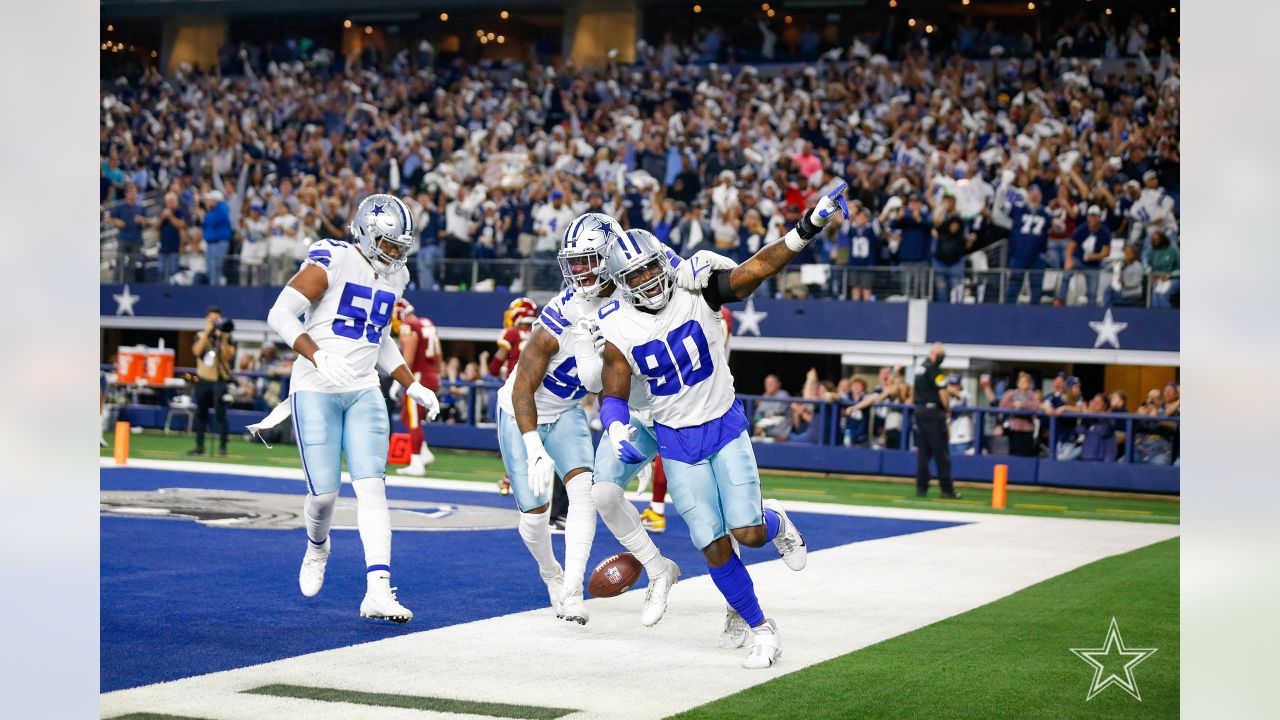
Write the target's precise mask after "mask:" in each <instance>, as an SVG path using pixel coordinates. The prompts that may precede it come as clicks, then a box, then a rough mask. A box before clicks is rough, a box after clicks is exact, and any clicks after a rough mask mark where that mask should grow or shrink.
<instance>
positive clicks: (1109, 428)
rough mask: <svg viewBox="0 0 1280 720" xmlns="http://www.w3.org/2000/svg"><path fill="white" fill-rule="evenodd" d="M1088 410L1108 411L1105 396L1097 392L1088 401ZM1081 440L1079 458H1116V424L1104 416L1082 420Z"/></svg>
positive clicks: (1091, 459) (1108, 459)
mask: <svg viewBox="0 0 1280 720" xmlns="http://www.w3.org/2000/svg"><path fill="white" fill-rule="evenodd" d="M1087 409H1088V412H1089V413H1092V414H1099V413H1105V412H1109V410H1108V408H1107V397H1106V395H1104V394H1103V393H1098V394H1097V395H1094V396H1093V399H1091V400H1090V401H1089V406H1088V408H1087ZM1083 424H1084V433H1083V440H1082V441H1081V445H1080V455H1079V458H1080V459H1081V460H1086V461H1095V462H1097V461H1101V462H1113V461H1114V460H1115V459H1116V425H1115V422H1114V421H1112V420H1107V419H1105V418H1103V419H1100V418H1096V417H1093V418H1089V419H1087V420H1085V421H1084V423H1083Z"/></svg>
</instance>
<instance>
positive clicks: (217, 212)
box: [202, 190, 231, 285]
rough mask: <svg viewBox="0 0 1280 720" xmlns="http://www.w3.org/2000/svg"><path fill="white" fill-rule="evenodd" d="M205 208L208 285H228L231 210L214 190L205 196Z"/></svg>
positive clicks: (204, 235) (204, 222)
mask: <svg viewBox="0 0 1280 720" xmlns="http://www.w3.org/2000/svg"><path fill="white" fill-rule="evenodd" d="M204 207H205V211H204V216H203V231H202V235H203V237H204V252H205V263H206V265H205V268H206V270H205V272H206V273H207V274H208V283H209V284H210V285H226V284H227V281H226V278H225V277H223V269H224V267H225V266H226V262H227V254H228V253H229V252H230V251H231V209H230V208H229V207H228V206H227V202H226V200H224V199H223V196H222V192H221V191H219V190H212V191H210V192H208V193H207V194H206V195H205V196H204Z"/></svg>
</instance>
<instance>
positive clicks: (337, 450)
mask: <svg viewBox="0 0 1280 720" xmlns="http://www.w3.org/2000/svg"><path fill="white" fill-rule="evenodd" d="M351 234H352V235H353V236H355V238H356V240H357V242H358V244H357V245H355V246H353V245H351V244H348V243H345V242H338V241H334V240H321V241H320V242H317V243H315V244H314V245H312V246H311V248H310V250H309V251H308V253H307V258H306V260H304V261H303V264H302V268H301V269H300V270H298V273H297V274H296V275H294V276H293V278H292V279H291V280H290V281H289V284H288V285H287V286H286V287H285V288H284V289H283V290H282V291H281V292H280V296H279V298H277V299H276V303H275V305H274V306H273V307H272V308H271V312H270V314H269V315H268V316H267V322H268V324H270V326H271V328H272V329H273V330H275V331H276V332H277V333H279V335H280V337H282V338H284V341H285V342H286V343H288V344H289V346H290V347H292V348H293V349H294V350H296V351H297V353H298V355H299V356H300V357H299V359H298V361H297V362H295V363H294V364H293V375H292V380H291V383H290V394H289V403H290V407H289V410H290V411H291V413H292V415H293V427H294V434H295V435H296V436H297V439H298V450H299V452H300V454H301V455H302V467H303V473H304V474H305V475H306V480H307V490H308V493H307V497H306V501H305V502H304V504H303V512H304V516H305V521H306V529H307V541H308V544H307V551H306V553H305V555H304V556H303V562H302V569H301V570H300V571H299V573H298V583H299V586H300V587H301V589H302V594H303V595H306V596H307V597H311V596H313V595H315V594H316V593H318V592H320V588H321V586H322V585H323V583H324V571H325V565H326V564H327V562H328V558H329V551H330V548H331V547H332V540H331V539H330V537H329V526H330V524H331V523H332V520H333V509H334V503H335V501H336V500H337V497H338V488H339V485H340V483H341V471H342V456H343V455H344V454H345V455H346V458H347V468H348V470H349V471H350V473H351V479H352V483H351V484H352V485H353V486H354V488H355V491H356V499H357V502H358V505H357V515H356V523H357V526H358V527H359V530H360V540H361V542H362V543H363V545H364V553H365V564H366V576H367V582H368V590H367V592H366V594H365V598H364V600H363V601H362V602H361V603H360V614H361V615H362V616H364V617H371V618H381V619H387V620H392V621H395V622H407V621H408V620H409V619H410V618H412V617H413V613H412V612H410V611H409V610H408V609H407V608H405V607H404V606H403V605H401V604H400V603H399V602H398V601H397V600H396V596H395V592H394V588H392V587H391V520H390V516H389V513H388V511H387V496H386V488H385V487H384V484H385V477H386V468H387V444H388V440H389V435H390V423H389V421H388V418H387V410H386V405H385V404H384V403H383V400H382V395H381V391H380V388H379V385H378V373H377V369H378V368H381V369H382V370H383V371H385V372H387V373H389V374H390V375H391V376H392V377H393V378H394V379H395V380H396V381H397V382H399V383H400V384H401V386H403V387H404V388H406V389H405V394H406V395H407V396H408V398H409V399H410V400H411V401H413V402H417V403H418V404H420V405H422V406H424V407H425V408H427V413H428V416H431V417H434V415H435V414H437V413H438V412H439V407H440V406H439V403H438V402H437V400H436V397H435V394H434V393H432V392H431V391H430V390H428V389H427V388H425V387H423V386H422V385H421V384H420V383H418V382H416V381H415V380H414V377H413V374H412V373H411V372H410V371H409V367H408V366H407V365H406V364H405V361H404V358H403V357H402V356H401V354H400V349H399V347H398V346H397V345H396V342H395V341H394V340H393V339H392V338H391V337H390V332H389V325H390V324H391V314H392V310H393V308H394V307H395V304H396V301H397V300H399V299H400V294H401V293H402V292H403V291H404V287H405V284H406V283H407V282H408V280H409V273H408V271H406V270H405V269H404V263H405V259H406V258H407V257H408V256H409V251H410V250H411V249H412V247H413V216H412V214H411V213H410V212H409V209H408V208H407V207H405V204H404V203H403V202H401V201H400V200H399V199H398V198H395V197H392V196H390V195H370V196H369V197H367V198H365V199H364V200H363V201H362V202H361V203H360V205H359V206H358V207H357V208H356V212H355V216H354V217H353V218H352V221H351ZM304 315H305V317H304V319H303V320H299V319H298V318H299V317H300V316H304ZM279 414H281V415H283V414H285V413H279ZM272 415H277V413H276V412H273V413H272Z"/></svg>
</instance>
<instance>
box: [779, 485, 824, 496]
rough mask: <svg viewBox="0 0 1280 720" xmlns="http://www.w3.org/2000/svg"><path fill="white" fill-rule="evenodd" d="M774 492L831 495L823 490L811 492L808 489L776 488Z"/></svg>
mask: <svg viewBox="0 0 1280 720" xmlns="http://www.w3.org/2000/svg"><path fill="white" fill-rule="evenodd" d="M774 490H777V491H778V492H788V493H800V494H801V495H827V496H830V495H831V493H829V492H825V491H823V490H810V489H808V488H789V487H776V488H774Z"/></svg>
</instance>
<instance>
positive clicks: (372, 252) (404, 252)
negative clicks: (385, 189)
mask: <svg viewBox="0 0 1280 720" xmlns="http://www.w3.org/2000/svg"><path fill="white" fill-rule="evenodd" d="M351 235H352V236H354V237H355V239H356V243H357V244H358V245H359V247H360V252H362V253H364V256H365V257H367V258H369V262H370V263H371V264H372V265H373V268H374V269H375V270H377V271H378V272H379V273H381V274H383V275H391V274H393V273H395V272H396V271H397V270H399V269H400V268H402V267H404V264H405V261H406V260H408V259H409V251H410V250H412V249H413V213H412V212H410V210H409V208H408V206H406V205H405V204H404V203H403V202H401V200H400V198H398V197H395V196H392V195H386V194H383V193H378V194H377V195H370V196H369V197H367V198H365V199H364V200H361V201H360V205H359V206H357V207H356V212H355V215H354V216H352V218H351Z"/></svg>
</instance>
